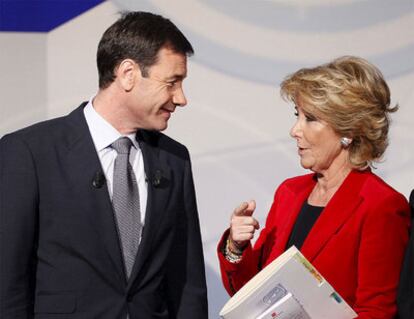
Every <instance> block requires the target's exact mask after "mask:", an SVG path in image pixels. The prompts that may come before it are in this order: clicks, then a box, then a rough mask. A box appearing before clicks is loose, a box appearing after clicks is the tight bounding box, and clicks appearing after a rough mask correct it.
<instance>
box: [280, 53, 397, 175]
mask: <svg viewBox="0 0 414 319" xmlns="http://www.w3.org/2000/svg"><path fill="white" fill-rule="evenodd" d="M281 95H282V97H283V98H284V99H285V100H290V101H292V102H293V103H297V101H298V99H300V101H301V107H302V108H303V110H304V111H307V112H309V113H310V114H313V115H315V116H316V117H317V118H319V119H321V120H323V121H325V122H327V123H328V124H329V125H330V126H331V127H332V128H333V130H334V131H335V132H336V133H337V134H338V135H339V136H342V137H348V138H351V139H352V143H351V144H350V145H349V161H350V163H351V165H352V166H353V167H354V168H356V169H365V168H367V167H368V166H372V165H373V162H378V161H379V160H380V159H381V157H382V155H383V154H384V152H385V149H386V148H387V146H388V128H389V125H390V119H389V113H391V112H395V111H396V110H397V109H398V105H396V106H395V107H390V90H389V88H388V85H387V83H386V82H385V80H384V77H383V75H382V73H381V71H380V70H378V68H376V67H375V66H374V65H372V64H371V63H369V62H368V61H366V60H364V59H362V58H358V57H353V56H344V57H340V58H338V59H335V60H334V61H332V62H330V63H327V64H323V65H321V66H317V67H315V68H304V69H300V70H299V71H297V72H295V73H293V74H291V75H289V76H288V77H286V78H285V80H284V81H283V82H282V84H281Z"/></svg>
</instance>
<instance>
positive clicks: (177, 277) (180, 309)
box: [167, 153, 208, 319]
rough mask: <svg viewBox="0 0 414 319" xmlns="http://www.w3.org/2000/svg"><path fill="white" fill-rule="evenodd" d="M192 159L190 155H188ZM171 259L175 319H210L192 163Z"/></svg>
mask: <svg viewBox="0 0 414 319" xmlns="http://www.w3.org/2000/svg"><path fill="white" fill-rule="evenodd" d="M187 156H188V153H187ZM179 214H180V215H179V217H178V226H177V230H176V235H175V240H174V244H173V247H172V249H171V255H170V256H169V258H168V265H167V294H168V304H169V309H170V313H171V312H172V313H173V314H174V316H173V317H171V318H177V319H188V318H199V319H207V318H208V309H207V287H206V278H205V269H204V257H203V246H202V241H201V232H200V225H199V219H198V212H197V204H196V196H195V190H194V183H193V176H192V171H191V163H190V159H189V157H188V159H187V161H186V162H185V169H184V185H183V209H182V210H181V212H180V213H179Z"/></svg>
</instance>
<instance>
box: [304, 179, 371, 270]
mask: <svg viewBox="0 0 414 319" xmlns="http://www.w3.org/2000/svg"><path fill="white" fill-rule="evenodd" d="M365 176H366V174H365V173H364V172H358V171H351V173H349V175H348V176H347V178H346V179H345V180H344V182H343V183H342V185H341V186H340V187H339V189H338V190H337V192H336V193H335V195H334V196H333V197H332V198H331V200H330V201H329V203H328V205H327V206H326V207H325V208H324V210H323V212H322V214H321V215H320V216H319V218H318V219H317V221H316V223H315V225H314V226H313V227H312V229H311V231H310V232H309V234H308V236H307V237H306V240H305V242H304V243H303V246H302V249H301V251H302V253H303V254H304V255H305V256H306V258H308V260H309V261H310V262H312V261H313V260H314V259H315V258H316V256H317V255H318V254H319V253H320V252H321V250H322V249H323V248H324V246H325V245H326V244H327V243H328V241H329V240H330V239H331V238H332V236H334V235H335V233H337V232H338V231H339V229H340V228H341V227H342V225H343V224H344V223H345V222H346V221H347V220H348V219H349V218H350V217H351V216H352V214H353V213H354V211H355V209H356V208H357V207H358V206H359V205H360V203H361V201H362V198H361V197H360V196H359V192H360V189H361V187H362V185H363V183H364V181H365Z"/></svg>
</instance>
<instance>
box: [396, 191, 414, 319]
mask: <svg viewBox="0 0 414 319" xmlns="http://www.w3.org/2000/svg"><path fill="white" fill-rule="evenodd" d="M410 207H411V213H412V214H414V190H413V191H412V192H411V195H410ZM398 314H399V318H400V319H413V318H414V223H411V236H410V242H409V244H408V248H407V251H406V254H405V259H404V264H403V268H402V271H401V278H400V286H399V287H398Z"/></svg>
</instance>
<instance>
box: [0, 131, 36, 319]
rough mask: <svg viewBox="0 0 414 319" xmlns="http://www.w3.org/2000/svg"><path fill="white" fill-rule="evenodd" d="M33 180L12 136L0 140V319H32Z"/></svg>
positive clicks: (25, 152)
mask: <svg viewBox="0 0 414 319" xmlns="http://www.w3.org/2000/svg"><path fill="white" fill-rule="evenodd" d="M37 198H38V190H37V178H36V170H35V166H34V161H33V157H32V154H31V152H30V150H29V148H28V147H27V145H26V144H25V143H24V142H23V141H22V140H21V139H20V138H19V137H18V136H16V134H13V135H9V136H5V137H3V138H2V139H1V141H0V318H2V319H28V318H33V316H34V313H33V303H34V297H33V296H34V287H35V258H36V257H35V250H36V244H35V243H36V238H37V231H36V228H37V227H36V224H37V205H38V203H37Z"/></svg>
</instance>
